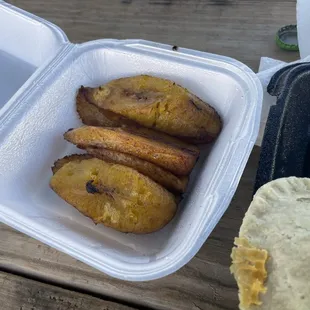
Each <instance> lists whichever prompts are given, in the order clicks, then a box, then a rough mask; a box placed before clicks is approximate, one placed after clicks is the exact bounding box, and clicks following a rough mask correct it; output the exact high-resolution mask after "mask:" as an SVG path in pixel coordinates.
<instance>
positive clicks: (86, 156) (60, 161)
mask: <svg viewBox="0 0 310 310" xmlns="http://www.w3.org/2000/svg"><path fill="white" fill-rule="evenodd" d="M93 157H94V156H92V155H89V154H73V155H68V156H65V157H63V158H61V159H58V160H56V161H55V162H54V166H53V167H52V171H53V174H55V173H56V172H57V171H58V170H59V169H60V168H61V167H62V166H64V165H65V164H67V163H69V162H70V161H81V160H85V159H90V158H93Z"/></svg>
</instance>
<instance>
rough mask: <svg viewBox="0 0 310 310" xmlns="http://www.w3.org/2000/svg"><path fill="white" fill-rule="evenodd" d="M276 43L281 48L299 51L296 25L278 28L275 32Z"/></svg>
mask: <svg viewBox="0 0 310 310" xmlns="http://www.w3.org/2000/svg"><path fill="white" fill-rule="evenodd" d="M276 43H277V45H278V46H279V47H280V48H282V49H283V50H287V51H299V48H298V39H297V25H287V26H284V27H282V28H280V29H279V30H278V32H277V34H276Z"/></svg>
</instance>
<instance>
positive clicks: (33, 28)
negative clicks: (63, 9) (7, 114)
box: [0, 2, 68, 109]
mask: <svg viewBox="0 0 310 310" xmlns="http://www.w3.org/2000/svg"><path fill="white" fill-rule="evenodd" d="M0 29H2V31H1V32H0V68H1V72H0V94H1V101H0V109H1V108H2V107H3V106H4V105H5V104H6V103H7V101H9V99H10V98H11V97H12V96H13V95H14V94H15V93H16V92H17V91H18V89H19V88H20V87H21V86H22V85H23V84H24V83H25V82H26V81H27V80H28V79H29V78H30V77H31V76H32V75H33V74H34V73H36V72H37V71H38V69H39V68H40V67H45V65H46V64H47V63H48V62H49V61H50V60H51V59H52V58H53V57H55V56H56V54H57V53H58V52H59V51H60V50H61V49H62V47H64V46H65V44H67V43H68V39H67V37H66V35H65V34H64V33H63V31H62V30H61V29H60V28H58V27H57V26H55V25H53V24H51V23H49V22H47V21H45V20H43V19H41V18H39V17H36V16H34V15H32V14H30V13H26V12H25V11H23V10H21V9H18V8H16V7H13V6H12V5H10V4H7V3H4V2H0Z"/></svg>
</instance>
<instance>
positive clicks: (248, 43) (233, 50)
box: [8, 0, 298, 70]
mask: <svg viewBox="0 0 310 310" xmlns="http://www.w3.org/2000/svg"><path fill="white" fill-rule="evenodd" d="M8 2H10V3H12V4H14V5H16V6H19V7H21V8H24V9H25V10H27V11H30V12H32V13H34V14H36V15H39V16H41V17H43V18H45V19H47V20H49V21H51V22H53V23H55V24H57V25H58V26H59V27H61V28H62V29H63V30H64V31H65V33H66V34H67V35H68V37H69V39H70V40H71V41H73V42H85V41H89V40H95V39H101V38H114V39H145V40H150V41H157V42H161V43H167V44H171V45H177V46H182V47H187V48H193V49H197V50H201V51H207V52H211V53H217V54H223V55H226V56H230V57H234V58H236V59H238V60H240V61H242V62H244V63H246V64H247V65H249V66H250V67H252V68H253V69H255V70H256V69H257V68H258V63H259V59H260V57H261V56H268V57H275V58H278V59H282V60H287V61H290V60H293V59H296V58H297V57H298V53H296V52H286V51H282V50H280V49H279V48H278V47H277V46H276V44H275V41H274V39H275V34H276V31H277V30H278V28H279V27H281V26H283V25H286V24H291V23H296V9H295V6H296V0H170V1H169V0H168V1H167V0H153V1H151V0H128V1H124V0H123V1H122V0H88V1H80V0H66V1H62V0H49V1H42V0H11V1H8Z"/></svg>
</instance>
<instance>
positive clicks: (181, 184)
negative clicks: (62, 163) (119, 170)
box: [86, 147, 188, 193]
mask: <svg viewBox="0 0 310 310" xmlns="http://www.w3.org/2000/svg"><path fill="white" fill-rule="evenodd" d="M86 152H87V153H88V154H90V155H93V156H94V157H97V158H99V159H102V160H104V161H106V162H111V163H116V164H121V165H124V166H127V167H131V168H133V169H136V170H137V171H139V172H140V173H142V174H144V175H146V176H147V177H149V178H151V179H152V180H154V181H155V182H157V183H159V184H161V185H162V186H164V187H165V188H167V189H168V190H170V191H172V192H178V193H184V192H185V190H186V186H187V183H188V178H187V177H178V176H176V175H174V174H172V173H171V172H169V171H167V170H165V169H163V168H161V167H158V166H156V165H154V164H152V163H150V162H148V161H145V160H143V159H140V158H138V157H135V156H132V155H129V154H125V153H120V152H116V151H111V150H106V149H102V148H101V149H98V148H91V147H90V148H86Z"/></svg>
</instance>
